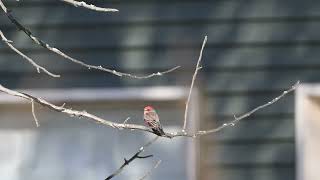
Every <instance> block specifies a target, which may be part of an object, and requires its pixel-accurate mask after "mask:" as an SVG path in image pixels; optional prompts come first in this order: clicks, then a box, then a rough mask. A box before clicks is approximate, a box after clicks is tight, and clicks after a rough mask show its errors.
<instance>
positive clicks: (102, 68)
mask: <svg viewBox="0 0 320 180" xmlns="http://www.w3.org/2000/svg"><path fill="white" fill-rule="evenodd" d="M0 6H1V8H2V10H3V11H4V12H5V14H6V15H7V17H8V18H9V20H10V21H11V22H12V23H13V24H14V25H15V26H16V27H17V28H18V29H19V30H21V31H23V32H24V33H25V34H26V35H27V36H28V37H29V38H31V40H32V41H33V42H35V43H36V44H38V45H40V46H41V47H43V48H45V49H47V50H49V51H51V52H53V53H56V54H57V55H59V56H62V57H64V58H65V59H68V60H69V61H71V62H73V63H76V64H79V65H81V66H84V67H86V68H88V69H95V70H100V71H104V72H107V73H111V74H114V75H116V76H119V77H122V76H125V77H130V78H134V79H147V78H151V77H154V76H162V75H164V74H167V73H170V72H172V71H174V70H176V69H178V68H179V67H180V66H176V67H173V68H171V69H169V70H166V71H163V72H157V73H152V74H149V75H144V76H138V75H133V74H130V73H123V72H119V71H116V70H114V69H108V68H104V67H102V66H94V65H90V64H86V63H84V62H82V61H80V60H78V59H76V58H73V57H70V56H68V55H67V54H65V53H64V52H62V51H60V50H59V49H57V48H55V47H51V46H50V45H49V44H47V43H45V42H44V41H42V40H41V39H39V38H37V37H35V36H34V35H33V34H32V32H31V31H30V30H29V29H27V28H26V27H24V26H23V25H22V24H21V23H19V22H18V21H17V20H16V19H15V18H14V17H13V16H12V14H11V11H10V10H8V9H7V8H6V6H5V5H4V4H3V2H2V0H0Z"/></svg>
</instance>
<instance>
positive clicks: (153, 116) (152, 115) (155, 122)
mask: <svg viewBox="0 0 320 180" xmlns="http://www.w3.org/2000/svg"><path fill="white" fill-rule="evenodd" d="M144 120H145V121H146V122H147V123H149V124H151V126H153V127H161V125H160V121H159V116H158V114H157V113H156V112H148V113H145V114H144Z"/></svg>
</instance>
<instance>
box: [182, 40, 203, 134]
mask: <svg viewBox="0 0 320 180" xmlns="http://www.w3.org/2000/svg"><path fill="white" fill-rule="evenodd" d="M207 38H208V37H207V36H205V37H204V40H203V43H202V47H201V50H200V55H199V58H198V61H197V65H196V69H195V71H194V74H193V76H192V80H191V85H190V89H189V95H188V99H187V102H186V108H185V110H184V121H183V127H182V131H183V132H185V131H186V127H187V119H188V111H189V104H190V99H191V94H192V90H193V86H194V82H195V80H196V78H197V74H198V71H199V70H200V69H201V68H202V67H201V66H200V63H201V59H202V53H203V49H204V47H205V45H206V43H207Z"/></svg>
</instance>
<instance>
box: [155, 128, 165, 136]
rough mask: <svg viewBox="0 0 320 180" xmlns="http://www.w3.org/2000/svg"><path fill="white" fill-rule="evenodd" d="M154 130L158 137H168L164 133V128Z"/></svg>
mask: <svg viewBox="0 0 320 180" xmlns="http://www.w3.org/2000/svg"><path fill="white" fill-rule="evenodd" d="M152 130H153V132H154V133H155V134H156V135H158V136H164V135H166V133H165V132H164V131H163V129H162V128H153V129H152Z"/></svg>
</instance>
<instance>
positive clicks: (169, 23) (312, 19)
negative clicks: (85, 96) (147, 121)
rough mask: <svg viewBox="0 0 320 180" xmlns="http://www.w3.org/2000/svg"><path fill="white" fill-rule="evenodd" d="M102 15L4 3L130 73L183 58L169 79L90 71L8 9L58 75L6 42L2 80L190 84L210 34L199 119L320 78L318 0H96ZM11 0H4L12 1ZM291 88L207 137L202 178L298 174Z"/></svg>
mask: <svg viewBox="0 0 320 180" xmlns="http://www.w3.org/2000/svg"><path fill="white" fill-rule="evenodd" d="M89 2H90V3H95V4H96V5H99V6H107V7H113V8H118V9H119V10H120V12H118V13H110V14H108V13H107V14H105V13H98V12H92V11H89V10H85V9H81V8H75V7H72V6H70V5H67V4H64V3H62V2H60V1H54V0H52V1H49V0H41V1H40V0H29V1H27V0H23V1H21V2H7V4H8V6H9V7H10V8H11V9H12V10H13V15H14V16H15V17H17V19H18V20H20V21H21V22H23V24H24V25H26V26H27V27H29V28H30V29H31V30H32V31H33V32H34V34H35V35H36V36H38V37H40V38H41V39H43V40H44V41H46V42H48V43H49V44H51V45H53V46H56V47H58V48H60V49H61V50H64V51H65V52H66V53H67V54H69V55H71V56H73V57H76V58H79V59H82V60H83V61H85V62H87V63H90V64H96V65H103V66H105V67H112V68H116V69H119V70H121V71H126V72H132V73H150V72H154V71H161V70H165V69H167V68H171V67H174V66H176V65H181V66H182V67H181V69H180V70H177V71H175V72H173V73H171V74H168V75H166V76H163V77H156V78H152V79H148V80H132V79H128V78H119V77H116V76H113V75H109V74H105V73H101V72H98V71H94V70H88V69H85V68H83V67H80V66H78V65H75V64H72V63H70V62H68V61H66V60H65V59H63V58H61V57H59V56H56V55H54V54H52V53H50V52H48V51H47V50H46V49H43V48H41V47H38V46H36V45H34V44H33V43H32V42H31V40H29V39H28V38H27V37H26V36H25V35H24V34H23V33H22V32H17V30H16V28H15V27H14V26H13V25H12V24H10V22H9V20H8V19H7V18H6V16H5V15H4V14H3V13H2V15H1V16H0V22H1V26H0V28H1V30H2V31H3V32H4V33H5V34H6V35H7V38H8V39H10V40H13V41H14V43H15V45H16V47H18V48H19V49H21V50H22V51H23V52H25V53H26V54H28V55H29V56H31V57H33V58H34V59H35V60H36V61H37V62H39V63H40V64H42V65H44V66H46V67H48V69H49V70H51V71H53V72H56V73H59V74H61V75H62V77H61V78H55V79H54V78H51V77H48V76H46V75H45V74H43V73H41V74H38V73H36V72H35V69H34V68H33V67H32V66H30V65H29V64H28V63H27V62H26V61H24V60H23V59H21V58H20V57H18V56H17V55H16V54H15V53H12V51H11V50H10V49H8V48H7V47H5V45H4V44H2V45H1V49H0V76H1V78H0V82H1V84H3V85H7V86H9V87H11V88H56V87H110V86H120V87H121V86H147V85H183V86H188V85H189V83H190V80H191V76H192V73H193V70H194V67H195V63H196V60H197V56H198V54H199V49H200V46H201V43H202V40H203V37H204V35H208V38H209V39H208V44H207V46H206V48H205V53H204V57H203V66H204V68H203V70H202V72H201V74H200V75H199V81H198V82H199V84H200V87H201V89H202V92H203V95H204V99H205V103H204V105H203V110H204V112H205V120H203V121H202V124H201V126H202V127H206V128H208V127H213V126H214V124H222V123H224V122H226V121H227V120H230V119H232V118H233V115H234V114H235V115H238V114H240V113H242V112H246V111H248V110H250V109H251V108H254V107H256V106H258V105H260V104H262V103H265V102H267V101H268V100H270V99H272V98H273V97H274V96H276V95H278V94H279V93H280V92H281V91H282V90H284V89H285V88H288V87H290V86H291V85H292V84H294V82H295V81H296V80H298V79H299V80H301V81H302V82H318V81H319V80H320V60H319V59H318V57H319V55H320V51H319V50H320V33H319V31H320V2H317V1H311V0H306V1H299V0H215V1H214V0H211V1H210V0H206V1H204V0H203V1H199V0H170V1H167V0H161V1H155V0H122V1H120V0H119V1H117V0H114V1H103V2H102V1H89ZM5 3H6V2H5ZM293 100H294V99H293V94H291V95H288V96H287V97H286V98H284V99H283V100H281V101H280V102H278V103H277V104H275V105H273V106H271V107H268V108H266V109H264V110H263V111H261V112H259V113H257V114H255V115H253V116H251V117H250V118H248V120H245V121H243V122H241V123H240V124H239V125H237V126H236V127H234V128H228V129H226V130H224V131H222V132H220V133H218V134H216V135H210V136H207V137H204V138H202V139H201V142H202V146H201V158H202V160H203V161H202V162H203V163H202V166H201V172H200V174H201V179H213V177H216V176H218V175H219V176H218V177H219V179H220V180H234V179H237V180H242V179H243V180H251V179H252V180H253V179H254V180H267V179H268V180H269V179H272V180H282V179H294V173H295V160H294V153H295V151H294V122H293V111H294V108H293V107H294V101H293Z"/></svg>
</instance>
